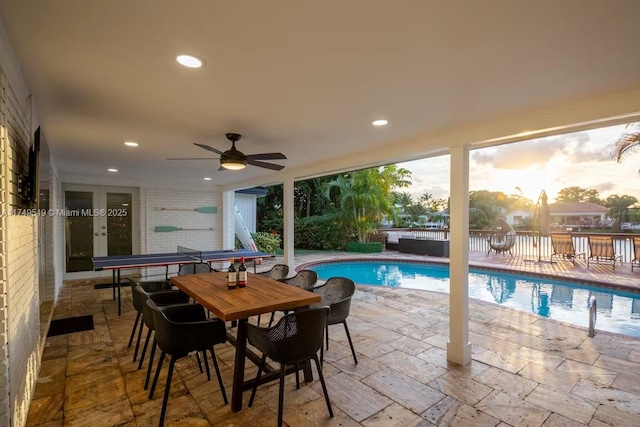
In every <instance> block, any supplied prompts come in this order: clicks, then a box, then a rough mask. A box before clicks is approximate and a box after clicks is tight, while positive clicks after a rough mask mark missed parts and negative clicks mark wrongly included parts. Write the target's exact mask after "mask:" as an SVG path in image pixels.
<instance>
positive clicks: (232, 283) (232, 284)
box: [228, 271, 236, 288]
mask: <svg viewBox="0 0 640 427" xmlns="http://www.w3.org/2000/svg"><path fill="white" fill-rule="evenodd" d="M228 286H229V287H230V288H235V287H236V272H235V271H230V272H229V276H228Z"/></svg>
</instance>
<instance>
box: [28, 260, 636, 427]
mask: <svg viewBox="0 0 640 427" xmlns="http://www.w3.org/2000/svg"><path fill="white" fill-rule="evenodd" d="M336 256H338V257H358V256H357V255H353V254H346V253H335V254H326V253H323V254H307V255H300V256H296V265H301V264H303V263H306V262H310V261H314V260H317V259H327V258H328V257H336ZM372 256H378V257H380V256H382V257H387V258H413V259H425V258H428V257H418V256H412V255H406V254H398V253H395V252H385V253H383V254H378V255H372ZM436 261H442V260H441V259H437V260H436ZM276 262H282V258H276V259H274V260H269V261H268V262H265V263H264V264H263V265H262V266H261V267H260V270H266V269H268V268H270V265H271V264H273V263H276ZM470 262H471V263H473V264H477V265H484V266H496V265H499V266H500V267H502V268H513V269H521V270H529V271H538V272H540V273H545V274H555V275H558V276H565V277H566V276H569V277H572V278H574V279H575V278H579V279H580V278H581V279H584V280H597V279H601V280H604V281H607V282H608V283H612V284H620V285H625V286H634V285H635V286H637V285H638V283H639V282H640V280H639V279H640V273H639V272H638V271H636V272H635V273H633V274H632V273H631V272H630V269H629V266H628V264H627V265H625V266H623V267H622V268H620V267H618V268H616V270H615V272H613V270H612V269H611V266H604V265H603V266H595V267H593V266H592V268H590V269H587V267H586V265H584V266H583V265H581V263H580V262H579V263H578V265H577V266H575V267H574V266H573V265H572V263H570V262H559V263H557V264H553V265H549V264H535V263H527V262H525V261H524V260H523V259H520V258H517V257H514V258H511V257H509V256H508V255H507V256H506V257H502V256H497V257H485V256H484V254H477V253H472V254H470ZM93 283H94V282H92V281H74V282H67V283H65V286H64V287H63V289H62V290H61V295H60V298H59V301H58V303H57V304H56V306H55V308H54V313H53V317H54V318H64V317H70V316H78V315H85V314H93V316H94V322H95V329H94V330H93V331H86V332H77V333H72V334H67V335H61V336H58V337H52V338H48V339H47V340H46V345H45V350H44V353H43V358H42V367H41V370H40V375H39V380H38V384H37V387H36V390H35V395H34V398H33V400H32V404H31V408H30V413H29V418H28V422H27V425H29V426H50V427H53V426H91V427H98V426H120V425H121V426H155V425H157V423H158V419H159V412H160V407H161V401H162V393H163V391H164V381H165V380H166V377H163V376H161V378H160V381H159V387H158V390H157V391H156V394H155V398H154V399H153V400H148V399H147V394H146V392H145V391H143V388H142V383H143V381H144V375H145V374H146V364H145V366H144V368H143V369H142V370H137V362H136V363H132V354H133V349H132V348H128V347H127V343H128V339H129V335H130V331H131V327H132V325H133V320H134V318H135V311H134V310H133V308H132V306H131V300H130V292H129V289H128V288H123V290H124V299H123V315H122V316H120V317H118V316H117V311H116V304H115V302H114V301H112V299H111V291H110V290H109V289H102V290H95V289H94V288H93V286H92V284H93ZM448 310H449V309H448V295H447V294H441V293H434V292H428V291H415V290H407V289H388V288H376V287H371V286H358V290H357V292H356V295H355V296H354V299H353V303H352V308H351V315H350V316H349V318H348V324H349V329H350V331H351V333H352V337H353V339H354V345H355V348H356V351H357V353H358V360H359V364H358V365H355V364H354V363H353V359H352V356H351V353H350V350H349V346H348V343H347V342H346V336H345V334H344V330H343V328H342V327H341V326H340V325H336V326H332V327H331V328H330V334H329V335H330V348H329V350H328V351H326V352H325V365H324V372H325V376H326V379H327V386H328V389H329V394H330V397H331V401H332V404H333V409H334V413H335V417H334V418H329V417H328V413H327V409H326V406H325V403H324V399H323V397H322V390H321V388H320V384H319V382H318V381H317V375H316V376H315V378H316V380H315V381H314V382H312V383H310V384H303V385H301V388H300V389H299V390H296V389H295V381H294V379H293V378H291V376H289V377H288V378H287V383H286V391H285V409H284V421H285V423H286V424H287V425H289V426H325V425H326V426H359V425H361V426H385V427H387V426H432V425H435V426H547V427H551V426H563V427H565V426H568V427H571V426H607V425H608V426H638V425H640V345H639V344H640V339H637V338H631V337H625V336H621V335H615V334H609V333H604V332H598V333H597V334H596V336H595V337H594V338H588V337H587V331H586V330H585V328H582V327H577V326H572V325H569V324H566V323H560V322H557V321H553V320H550V319H546V318H542V317H538V316H535V315H532V314H528V313H523V312H520V311H515V310H511V309H507V308H504V307H502V306H499V305H495V304H490V303H485V302H480V301H476V300H471V302H470V310H469V313H470V336H469V338H470V341H471V343H472V346H473V356H472V357H473V361H472V363H471V364H470V365H468V366H465V367H461V366H457V365H454V364H450V363H447V360H446V343H447V341H448V325H449V318H448ZM265 317H268V316H263V321H266V320H267V319H264V318H265ZM216 351H217V354H218V357H219V359H220V360H221V362H222V363H221V369H222V372H223V378H224V382H225V385H226V386H227V393H228V394H229V393H230V386H231V382H232V368H233V355H234V348H233V347H232V346H231V345H229V344H225V345H222V346H218V347H217V348H216ZM165 365H166V363H165ZM255 370H256V368H255V366H254V365H253V364H251V363H248V364H247V370H246V376H247V377H250V376H253V375H255ZM164 371H165V372H164V375H166V368H165V369H164ZM247 401H248V394H245V400H244V408H243V410H242V411H240V412H237V413H234V412H231V410H230V407H229V405H224V404H223V401H222V397H221V394H220V391H219V389H218V385H217V381H215V379H213V380H212V381H207V380H206V375H204V374H201V373H200V372H199V370H198V368H197V364H196V362H195V359H194V358H193V357H188V358H185V359H182V360H181V361H179V362H178V363H177V375H174V379H173V382H172V388H171V397H170V399H169V405H168V412H167V421H166V423H165V425H167V426H210V425H211V426H249V425H250V426H273V425H275V424H276V414H277V405H278V386H277V383H273V384H270V385H265V386H262V387H261V388H259V389H258V393H257V397H256V402H255V403H254V406H253V407H252V408H247V407H246V404H247Z"/></svg>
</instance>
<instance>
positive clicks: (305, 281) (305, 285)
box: [269, 270, 318, 326]
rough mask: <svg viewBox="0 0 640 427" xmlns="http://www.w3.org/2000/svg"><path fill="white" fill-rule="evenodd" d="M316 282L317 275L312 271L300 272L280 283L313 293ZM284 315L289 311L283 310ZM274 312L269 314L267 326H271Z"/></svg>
mask: <svg viewBox="0 0 640 427" xmlns="http://www.w3.org/2000/svg"><path fill="white" fill-rule="evenodd" d="M317 282H318V273H316V272H315V271H313V270H300V271H298V273H297V274H296V275H295V276H293V277H291V278H289V279H284V280H282V283H286V284H287V285H291V286H295V287H296V288H300V289H304V290H305V291H313V287H314V286H315V285H316V283H317ZM283 311H284V314H287V313H288V312H289V310H283ZM275 315H276V312H275V311H274V312H272V313H271V319H269V326H271V325H272V324H273V319H274V318H275Z"/></svg>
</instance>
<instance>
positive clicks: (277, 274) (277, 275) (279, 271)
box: [256, 264, 289, 325]
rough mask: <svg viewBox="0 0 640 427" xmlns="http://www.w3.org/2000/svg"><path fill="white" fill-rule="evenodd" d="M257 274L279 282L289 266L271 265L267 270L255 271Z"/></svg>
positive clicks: (283, 277) (285, 275) (285, 274)
mask: <svg viewBox="0 0 640 427" xmlns="http://www.w3.org/2000/svg"><path fill="white" fill-rule="evenodd" d="M256 274H257V275H259V276H262V277H268V278H269V279H272V280H277V281H279V282H281V281H283V280H284V279H285V278H286V277H287V275H288V274H289V266H288V265H287V264H276V265H274V266H273V267H271V269H270V270H267V271H262V272H260V273H256ZM261 317H262V316H260V315H258V322H257V323H258V325H259V324H260V318H261Z"/></svg>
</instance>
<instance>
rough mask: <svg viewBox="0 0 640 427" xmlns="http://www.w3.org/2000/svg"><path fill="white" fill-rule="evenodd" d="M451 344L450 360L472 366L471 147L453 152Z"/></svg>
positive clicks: (450, 257)
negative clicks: (470, 321)
mask: <svg viewBox="0 0 640 427" xmlns="http://www.w3.org/2000/svg"><path fill="white" fill-rule="evenodd" d="M450 173H451V184H450V185H451V199H450V203H449V214H450V215H451V216H450V229H451V232H450V239H451V242H450V256H449V260H450V261H449V271H450V284H449V288H450V289H449V313H450V315H449V342H448V343H447V360H448V361H450V362H453V363H457V364H458V365H463V366H464V365H467V364H469V363H471V343H470V342H469V147H468V146H466V145H465V146H463V147H455V148H452V149H451V171H450Z"/></svg>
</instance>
